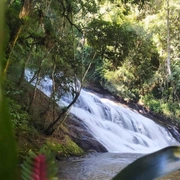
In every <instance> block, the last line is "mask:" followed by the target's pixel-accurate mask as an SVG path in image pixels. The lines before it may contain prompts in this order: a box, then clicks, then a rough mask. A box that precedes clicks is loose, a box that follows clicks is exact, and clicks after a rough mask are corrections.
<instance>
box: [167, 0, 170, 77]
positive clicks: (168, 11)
mask: <svg viewBox="0 0 180 180" xmlns="http://www.w3.org/2000/svg"><path fill="white" fill-rule="evenodd" d="M169 16H170V9H169V0H167V72H168V75H171V52H170V51H171V49H170V23H169Z"/></svg>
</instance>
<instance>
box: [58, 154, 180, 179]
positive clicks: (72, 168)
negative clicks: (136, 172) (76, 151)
mask: <svg viewBox="0 0 180 180" xmlns="http://www.w3.org/2000/svg"><path fill="white" fill-rule="evenodd" d="M140 156H142V155H140V154H129V153H128V154H126V153H94V154H88V155H86V156H84V157H83V158H79V157H75V158H69V159H67V160H63V161H59V162H58V166H59V172H58V177H59V180H110V179H111V178H112V177H113V176H114V175H116V174H117V173H118V172H120V170H121V169H123V168H124V167H125V166H127V165H128V164H129V163H131V162H133V161H134V160H135V159H137V158H138V157H140ZM158 180H180V171H176V172H174V173H172V174H170V175H168V176H166V177H163V178H159V179H158Z"/></svg>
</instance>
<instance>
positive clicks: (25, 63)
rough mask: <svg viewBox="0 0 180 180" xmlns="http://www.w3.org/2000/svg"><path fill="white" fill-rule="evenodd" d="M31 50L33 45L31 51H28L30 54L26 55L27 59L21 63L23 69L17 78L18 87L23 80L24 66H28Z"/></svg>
mask: <svg viewBox="0 0 180 180" xmlns="http://www.w3.org/2000/svg"><path fill="white" fill-rule="evenodd" d="M32 49H33V45H32V46H31V49H30V52H29V54H28V57H27V59H26V60H25V61H24V63H23V67H22V72H21V76H20V78H19V81H18V85H21V82H22V80H23V79H24V74H25V69H26V65H27V64H28V62H29V60H30V58H31V54H32Z"/></svg>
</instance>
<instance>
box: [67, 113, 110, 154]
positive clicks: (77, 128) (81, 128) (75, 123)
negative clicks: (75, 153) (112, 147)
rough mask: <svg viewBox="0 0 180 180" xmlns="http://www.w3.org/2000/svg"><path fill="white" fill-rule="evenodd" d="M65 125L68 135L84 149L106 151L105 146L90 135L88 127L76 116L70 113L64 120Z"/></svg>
mask: <svg viewBox="0 0 180 180" xmlns="http://www.w3.org/2000/svg"><path fill="white" fill-rule="evenodd" d="M66 126H67V127H68V135H69V136H70V137H71V138H72V140H73V141H74V142H75V143H76V144H77V145H78V146H79V147H81V148H82V149H83V150H84V151H96V152H107V149H106V147H104V146H103V145H102V144H101V143H100V142H98V141H97V140H96V139H95V138H94V137H93V136H92V134H91V133H90V131H89V129H88V127H87V126H86V125H85V124H84V123H83V121H82V120H80V119H78V118H77V117H76V116H73V115H71V116H70V117H69V118H68V119H67V121H66Z"/></svg>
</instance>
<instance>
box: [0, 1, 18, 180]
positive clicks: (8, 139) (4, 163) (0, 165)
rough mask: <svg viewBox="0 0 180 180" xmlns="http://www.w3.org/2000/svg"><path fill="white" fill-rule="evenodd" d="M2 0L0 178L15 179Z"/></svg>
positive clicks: (0, 38)
mask: <svg viewBox="0 0 180 180" xmlns="http://www.w3.org/2000/svg"><path fill="white" fill-rule="evenodd" d="M4 32H5V31H4V1H0V179H2V180H17V179H18V176H17V172H18V171H17V169H18V166H17V153H16V143H15V138H14V132H13V128H12V123H11V121H10V116H9V111H8V107H7V103H6V101H5V98H4V96H3V76H2V75H3V68H2V61H3V59H4V58H3V57H4V52H3V37H4V36H3V34H4Z"/></svg>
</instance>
